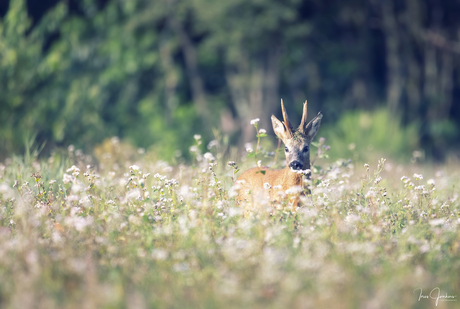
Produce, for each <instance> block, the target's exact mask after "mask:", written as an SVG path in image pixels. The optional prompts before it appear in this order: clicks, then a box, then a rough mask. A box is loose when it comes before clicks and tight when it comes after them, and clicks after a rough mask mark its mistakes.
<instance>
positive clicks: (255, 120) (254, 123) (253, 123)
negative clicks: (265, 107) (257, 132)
mask: <svg viewBox="0 0 460 309" xmlns="http://www.w3.org/2000/svg"><path fill="white" fill-rule="evenodd" d="M259 121H260V119H259V118H255V119H252V120H251V125H253V126H254V125H256V124H257V123H258V122H259Z"/></svg>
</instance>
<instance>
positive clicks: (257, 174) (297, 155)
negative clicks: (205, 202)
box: [238, 100, 323, 210]
mask: <svg viewBox="0 0 460 309" xmlns="http://www.w3.org/2000/svg"><path fill="white" fill-rule="evenodd" d="M281 110H282V112H283V118H284V122H281V121H279V120H278V119H277V118H276V117H275V116H273V115H272V117H271V119H272V125H273V130H274V131H275V134H276V136H278V137H279V138H280V139H281V140H282V141H283V143H284V145H285V148H284V151H285V155H286V168H284V169H280V170H270V169H268V167H261V168H259V167H255V168H251V169H248V170H247V171H245V172H243V173H242V174H241V175H240V177H239V178H238V183H239V184H240V190H239V194H238V202H239V203H240V204H241V202H243V201H246V202H248V203H250V204H253V203H254V202H256V200H257V199H260V198H264V197H265V198H269V199H270V200H271V201H279V200H280V196H279V195H278V193H279V191H283V192H285V191H286V190H288V189H289V188H292V187H296V186H297V188H299V186H300V187H301V185H302V173H301V172H302V170H309V169H310V142H311V141H312V140H313V138H314V137H315V135H316V133H317V132H318V129H319V126H320V124H321V118H323V115H322V114H321V112H319V113H318V115H316V117H315V118H313V120H311V121H310V122H309V123H308V124H307V101H305V103H304V105H303V113H302V121H301V123H300V126H299V128H298V129H297V130H294V129H293V127H292V125H291V123H290V121H289V117H288V115H287V113H286V109H285V108H284V104H283V100H281ZM264 187H265V188H264ZM281 195H282V193H281ZM298 196H299V195H298V194H297V196H296V197H294V198H291V199H290V203H291V206H292V207H293V210H295V207H297V204H298Z"/></svg>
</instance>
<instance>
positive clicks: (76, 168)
mask: <svg viewBox="0 0 460 309" xmlns="http://www.w3.org/2000/svg"><path fill="white" fill-rule="evenodd" d="M79 171H80V169H79V168H78V167H76V166H75V165H72V167H71V168H69V169H67V173H73V172H79Z"/></svg>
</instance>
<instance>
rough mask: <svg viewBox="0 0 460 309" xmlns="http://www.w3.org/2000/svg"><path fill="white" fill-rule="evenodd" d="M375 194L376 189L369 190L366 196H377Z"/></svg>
mask: <svg viewBox="0 0 460 309" xmlns="http://www.w3.org/2000/svg"><path fill="white" fill-rule="evenodd" d="M375 196H376V193H375V191H373V190H369V191H367V193H366V195H365V196H364V197H365V198H369V197H375Z"/></svg>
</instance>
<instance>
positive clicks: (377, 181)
mask: <svg viewBox="0 0 460 309" xmlns="http://www.w3.org/2000/svg"><path fill="white" fill-rule="evenodd" d="M381 181H382V177H380V176H379V177H377V178H376V179H375V181H374V183H375V184H378V183H379V182H381Z"/></svg>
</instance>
